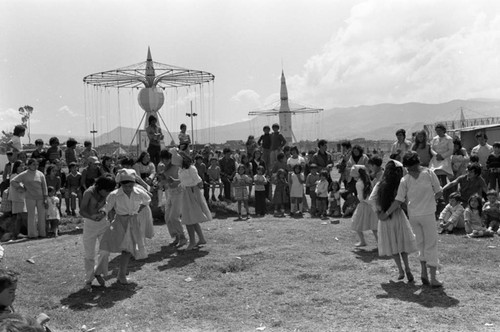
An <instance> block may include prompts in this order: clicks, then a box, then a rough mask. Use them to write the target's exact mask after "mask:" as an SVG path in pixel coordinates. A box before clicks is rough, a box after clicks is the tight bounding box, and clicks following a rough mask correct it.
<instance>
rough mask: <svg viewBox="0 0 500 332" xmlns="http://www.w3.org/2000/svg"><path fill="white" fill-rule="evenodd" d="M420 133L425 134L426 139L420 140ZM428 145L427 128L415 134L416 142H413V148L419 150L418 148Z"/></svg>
mask: <svg viewBox="0 0 500 332" xmlns="http://www.w3.org/2000/svg"><path fill="white" fill-rule="evenodd" d="M418 135H423V136H424V140H423V141H419V140H418ZM426 146H427V132H426V131H425V130H420V131H418V132H417V134H416V135H415V143H413V147H412V148H411V149H412V150H413V151H417V149H418V148H421V149H424V148H425V147H426Z"/></svg>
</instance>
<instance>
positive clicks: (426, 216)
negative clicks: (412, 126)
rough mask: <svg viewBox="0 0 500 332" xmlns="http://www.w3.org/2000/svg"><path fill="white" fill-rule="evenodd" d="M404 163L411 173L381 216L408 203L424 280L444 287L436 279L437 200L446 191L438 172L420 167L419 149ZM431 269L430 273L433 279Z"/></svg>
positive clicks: (405, 156) (406, 176)
mask: <svg viewBox="0 0 500 332" xmlns="http://www.w3.org/2000/svg"><path fill="white" fill-rule="evenodd" d="M403 166H404V167H406V168H407V170H408V174H407V175H405V176H404V177H403V178H402V179H401V182H400V184H399V186H398V192H397V194H396V198H395V200H394V202H393V203H392V204H391V206H390V207H389V208H388V209H387V210H386V211H385V212H381V213H380V214H379V216H378V217H379V219H380V220H382V221H385V220H387V219H389V216H390V215H391V214H392V213H393V212H394V211H396V209H398V208H399V207H400V206H401V204H403V203H404V202H406V203H407V206H408V217H409V218H408V219H409V220H410V224H411V226H412V229H413V232H414V233H415V237H416V239H417V248H418V251H419V255H418V258H419V260H420V264H421V267H422V271H421V280H422V283H423V284H424V285H430V286H432V287H442V286H443V284H442V283H441V282H440V281H439V280H437V278H436V273H437V268H438V266H439V259H438V247H437V245H438V234H437V229H436V215H435V213H436V200H437V199H439V198H441V197H442V196H443V190H442V189H441V186H440V184H439V180H438V178H437V176H436V174H435V173H434V172H433V171H431V170H430V169H428V168H425V167H422V166H420V158H419V157H418V153H417V152H415V151H409V152H407V153H406V154H405V155H404V157H403ZM427 269H429V272H430V279H429V275H428V273H427Z"/></svg>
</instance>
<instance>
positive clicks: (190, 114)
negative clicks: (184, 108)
mask: <svg viewBox="0 0 500 332" xmlns="http://www.w3.org/2000/svg"><path fill="white" fill-rule="evenodd" d="M186 116H188V117H190V118H191V136H193V141H192V142H191V144H194V143H195V142H196V141H195V139H194V127H193V118H194V117H195V116H198V114H196V113H193V102H192V101H191V113H186Z"/></svg>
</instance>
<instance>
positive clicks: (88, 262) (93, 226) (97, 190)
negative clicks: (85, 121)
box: [72, 163, 116, 290]
mask: <svg viewBox="0 0 500 332" xmlns="http://www.w3.org/2000/svg"><path fill="white" fill-rule="evenodd" d="M72 165H74V166H76V164H75V163H72ZM115 187H116V182H115V180H114V179H113V178H112V177H109V176H108V177H100V178H99V179H97V181H96V182H95V184H94V185H92V186H90V188H88V189H87V190H85V192H84V193H83V198H82V201H81V204H80V215H81V216H82V217H83V235H82V240H83V252H84V266H85V289H86V290H91V288H92V287H91V284H92V280H94V278H96V279H97V281H98V282H99V284H100V285H101V286H104V285H105V280H104V278H103V275H104V276H107V274H108V256H109V252H107V251H103V250H100V251H99V253H98V256H97V264H96V260H95V256H96V254H95V251H96V244H98V243H99V241H100V240H101V238H102V235H103V234H104V232H105V231H106V230H107V229H108V227H109V223H108V219H107V214H106V212H105V210H104V205H105V204H106V197H108V195H109V193H110V192H112V191H113V190H115Z"/></svg>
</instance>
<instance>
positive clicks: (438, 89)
mask: <svg viewBox="0 0 500 332" xmlns="http://www.w3.org/2000/svg"><path fill="white" fill-rule="evenodd" d="M0 45H1V47H0V129H1V130H7V131H12V128H13V126H14V125H15V124H17V123H19V122H20V118H21V116H20V115H19V114H18V111H17V110H18V108H19V107H21V106H24V105H31V106H32V107H33V108H34V112H33V114H32V117H31V121H30V125H31V133H32V134H33V133H45V134H47V133H50V134H52V133H53V134H54V135H74V136H80V137H81V136H90V134H89V130H90V129H91V126H92V124H94V125H95V126H96V129H97V130H98V132H99V133H103V132H105V131H108V130H111V129H114V128H115V127H116V126H119V125H121V126H125V127H132V128H135V127H137V126H138V125H139V121H140V119H141V117H142V114H143V112H142V110H141V109H140V108H139V106H138V105H137V102H136V99H135V96H136V95H134V93H136V92H134V91H131V90H127V91H122V92H119V93H117V91H116V89H110V90H109V91H108V90H106V91H104V92H103V91H100V92H98V93H97V92H96V93H93V92H92V91H94V90H92V88H91V87H88V86H85V84H84V83H83V77H85V76H87V75H89V74H93V73H97V72H102V71H107V70H112V69H116V68H120V67H124V66H128V65H131V64H136V63H139V62H142V61H145V60H146V55H147V49H148V46H149V47H150V48H151V53H152V57H153V60H154V61H157V62H161V63H165V64H170V65H175V66H179V67H184V68H189V69H196V70H203V71H207V72H210V73H212V74H214V75H215V81H214V82H213V85H211V86H210V87H209V88H207V89H204V90H203V98H200V100H201V99H203V100H205V101H200V100H198V101H196V100H195V110H194V111H195V112H198V113H203V116H199V117H197V118H195V127H197V128H202V127H208V126H215V125H220V124H227V123H233V122H238V121H243V120H247V119H248V118H249V117H248V112H249V111H255V110H261V109H266V107H269V105H272V104H273V103H274V102H276V101H278V100H279V88H280V75H281V71H282V70H284V72H285V75H286V78H287V85H288V93H289V98H290V99H291V100H292V101H294V102H297V103H300V104H303V105H307V106H313V107H319V108H324V109H326V110H328V109H331V108H334V107H348V106H355V105H373V104H380V103H406V102H423V103H441V102H447V101H450V100H453V99H469V98H498V97H499V96H500V2H499V1H494V0H492V1H485V0H477V1H469V0H450V1H448V0H440V1H435V0H430V1H428V0H419V1H414V0H377V1H360V0H359V1H346V0H252V1H243V0H152V1H134V0H114V1H112V0H109V1H108V0H106V1H105V0H89V1H84V0H66V1H62V0H58V1H56V0H44V1H39V0H2V1H0ZM89 88H90V90H89ZM89 91H90V92H89ZM166 93H167V95H168V98H167V99H168V100H169V104H168V105H166V106H164V109H162V111H160V114H163V115H162V117H163V118H164V119H165V121H166V123H167V126H168V127H169V128H170V129H171V130H174V131H176V130H177V128H178V126H179V124H180V123H181V122H186V123H189V122H188V121H189V120H188V118H187V117H186V116H185V113H186V112H189V103H186V101H189V98H194V99H196V97H190V96H191V94H189V93H187V92H186V95H182V93H179V92H174V91H170V90H168V89H167V90H166ZM176 98H177V99H179V100H177V101H176ZM180 99H182V100H180ZM242 136H243V137H245V135H242Z"/></svg>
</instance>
